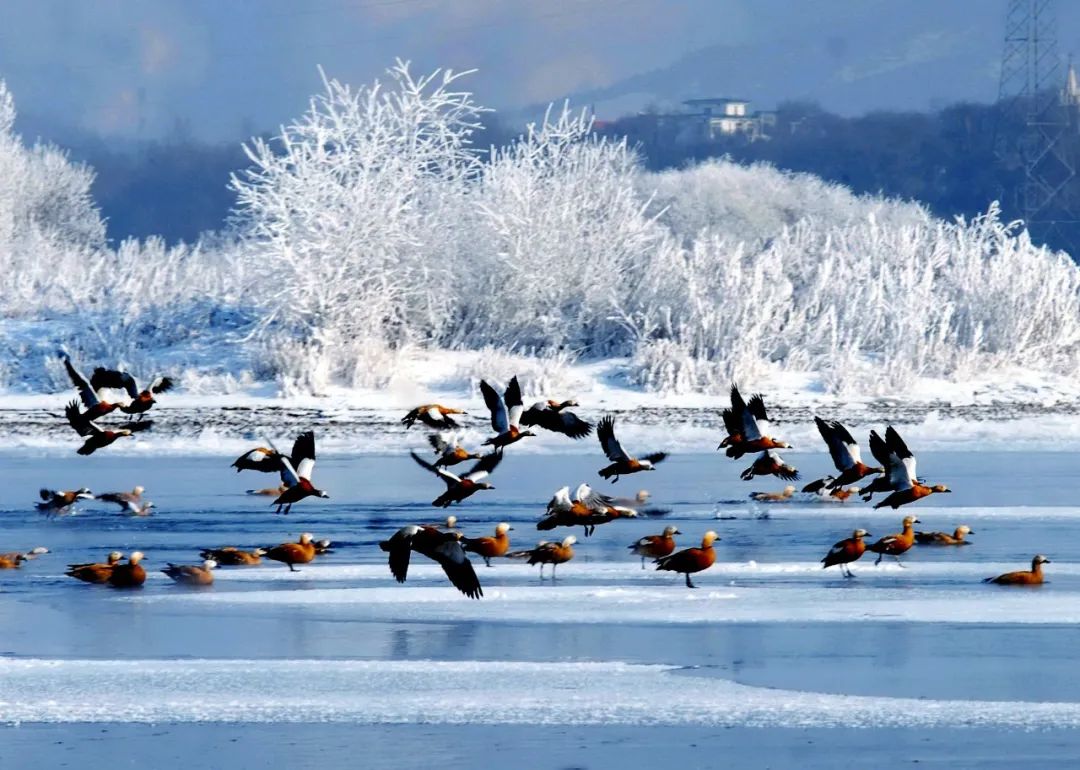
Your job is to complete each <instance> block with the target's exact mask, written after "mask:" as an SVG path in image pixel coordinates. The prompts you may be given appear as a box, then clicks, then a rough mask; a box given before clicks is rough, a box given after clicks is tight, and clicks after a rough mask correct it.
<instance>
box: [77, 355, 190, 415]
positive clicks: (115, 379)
mask: <svg viewBox="0 0 1080 770" xmlns="http://www.w3.org/2000/svg"><path fill="white" fill-rule="evenodd" d="M173 384H174V383H173V380H172V379H171V378H170V377H158V378H156V379H155V380H153V381H152V382H151V383H150V385H148V386H147V387H146V388H144V389H140V388H139V385H138V383H137V382H135V378H134V377H132V376H131V375H130V374H128V373H127V372H120V371H116V370H115V369H106V368H104V367H102V366H99V367H97V368H96V369H94V373H93V374H91V375H90V386H91V387H92V388H93V389H94V390H95V391H100V390H101V389H102V388H114V389H118V390H124V391H126V392H127V394H128V396H129V397H130V398H131V400H130V401H129V402H128V403H126V404H122V405H121V406H120V410H121V411H122V412H124V413H125V414H137V415H139V419H142V417H143V415H145V414H146V413H147V412H148V411H150V408H151V407H152V406H153V405H154V404H156V403H157V401H156V400H155V399H154V396H156V395H158V394H159V393H165V392H166V391H168V390H171V389H172V387H173Z"/></svg>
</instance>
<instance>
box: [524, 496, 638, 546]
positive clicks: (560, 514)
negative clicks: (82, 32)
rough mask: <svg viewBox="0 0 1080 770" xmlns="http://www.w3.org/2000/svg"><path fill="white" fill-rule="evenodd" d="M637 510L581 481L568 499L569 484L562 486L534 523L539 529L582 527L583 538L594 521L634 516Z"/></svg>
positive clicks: (590, 533) (591, 531) (588, 534)
mask: <svg viewBox="0 0 1080 770" xmlns="http://www.w3.org/2000/svg"><path fill="white" fill-rule="evenodd" d="M635 517H637V511H635V510H634V509H633V508H629V507H626V506H621V505H615V503H614V501H613V500H612V499H611V498H610V497H607V496H605V495H602V494H600V493H599V492H597V491H595V490H594V489H593V488H592V487H590V486H589V485H588V484H581V485H580V486H579V487H578V488H577V491H576V492H575V493H574V499H573V500H571V499H570V487H562V488H561V489H559V490H558V491H556V492H555V496H554V497H552V498H551V501H550V502H548V506H547V513H546V515H545V516H544V518H543V519H541V520H540V521H538V522H537V523H536V528H537V529H539V530H549V529H555V527H584V528H585V537H589V536H590V535H592V533H593V531H594V530H595V529H596V527H597V525H598V524H607V523H608V522H609V521H614V520H615V519H618V518H631V519H632V518H635Z"/></svg>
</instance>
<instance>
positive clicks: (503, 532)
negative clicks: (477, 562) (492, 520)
mask: <svg viewBox="0 0 1080 770" xmlns="http://www.w3.org/2000/svg"><path fill="white" fill-rule="evenodd" d="M513 529H514V528H513V527H511V526H510V525H509V524H507V523H506V522H505V521H503V522H500V523H498V524H496V525H495V535H494V537H463V538H461V546H462V547H463V548H464V549H465V550H466V551H469V552H470V553H475V554H476V555H477V556H480V557H482V558H483V560H484V564H485V565H487V566H488V567H490V566H491V560H492V559H494V558H496V557H498V556H505V555H506V552H507V551H509V550H510V532H511V531H512V530H513Z"/></svg>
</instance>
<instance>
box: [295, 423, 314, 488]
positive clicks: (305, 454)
mask: <svg viewBox="0 0 1080 770" xmlns="http://www.w3.org/2000/svg"><path fill="white" fill-rule="evenodd" d="M289 459H290V460H291V462H292V466H293V468H295V469H296V475H297V476H299V477H300V478H302V479H307V480H308V481H311V472H312V471H314V470H315V431H313V430H309V431H305V432H304V433H301V434H300V435H299V436H297V437H296V441H294V442H293V447H292V456H291V457H290V458H289Z"/></svg>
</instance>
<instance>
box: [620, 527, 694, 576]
mask: <svg viewBox="0 0 1080 770" xmlns="http://www.w3.org/2000/svg"><path fill="white" fill-rule="evenodd" d="M681 534H682V532H680V531H679V528H678V527H672V526H667V527H664V531H663V532H662V533H661V534H659V535H646V536H645V537H643V538H641V539H640V540H638V541H637V542H635V543H634V544H633V545H630V546H627V547H628V548H629V549H630V550H631V551H632V552H633V553H635V554H637V555H638V556H640V557H641V568H642V569H645V559H659V558H660V557H661V556H668V555H669V554H671V552H672V551H674V550H675V537H674V536H675V535H681Z"/></svg>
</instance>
